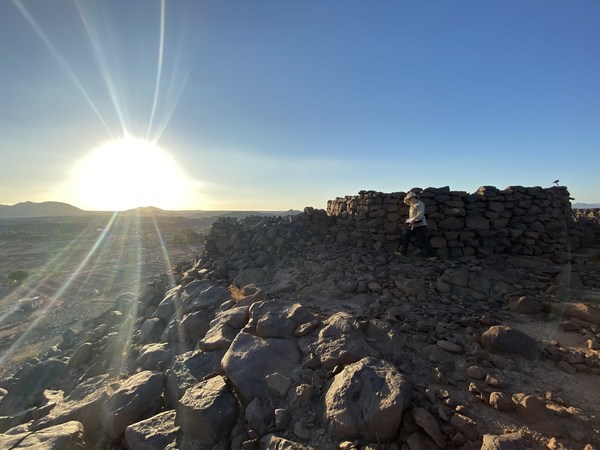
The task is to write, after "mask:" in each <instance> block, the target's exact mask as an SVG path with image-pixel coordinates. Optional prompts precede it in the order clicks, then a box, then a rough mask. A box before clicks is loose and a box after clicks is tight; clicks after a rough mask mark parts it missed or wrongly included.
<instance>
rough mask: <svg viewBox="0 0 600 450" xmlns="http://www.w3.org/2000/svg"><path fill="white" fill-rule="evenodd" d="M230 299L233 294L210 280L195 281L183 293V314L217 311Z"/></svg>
mask: <svg viewBox="0 0 600 450" xmlns="http://www.w3.org/2000/svg"><path fill="white" fill-rule="evenodd" d="M230 299H231V293H230V292H229V291H228V290H227V289H225V288H224V287H222V286H219V285H218V284H215V283H214V282H212V281H209V280H194V281H192V282H191V283H189V284H188V285H187V286H186V287H185V288H184V289H183V292H182V293H181V310H182V312H183V314H188V313H191V312H193V311H199V310H202V309H215V308H217V307H218V306H220V305H221V303H223V302H225V301H227V300H230Z"/></svg>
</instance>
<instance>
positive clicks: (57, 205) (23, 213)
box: [0, 202, 85, 219]
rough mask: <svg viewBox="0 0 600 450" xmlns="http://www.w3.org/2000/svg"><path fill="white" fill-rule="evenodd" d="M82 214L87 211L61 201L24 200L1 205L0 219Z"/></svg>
mask: <svg viewBox="0 0 600 450" xmlns="http://www.w3.org/2000/svg"><path fill="white" fill-rule="evenodd" d="M81 214H85V211H84V210H82V209H79V208H77V207H75V206H73V205H69V204H68V203H61V202H42V203H35V202H22V203H17V204H16V205H0V219H21V218H23V219H24V218H29V217H56V216H79V215H81Z"/></svg>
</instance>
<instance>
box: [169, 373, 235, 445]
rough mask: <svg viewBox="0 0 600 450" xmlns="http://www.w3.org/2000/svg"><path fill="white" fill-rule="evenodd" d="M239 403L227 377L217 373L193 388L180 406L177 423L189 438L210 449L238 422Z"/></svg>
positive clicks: (186, 393)
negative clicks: (227, 381)
mask: <svg viewBox="0 0 600 450" xmlns="http://www.w3.org/2000/svg"><path fill="white" fill-rule="evenodd" d="M237 414H238V404H237V402H236V400H235V397H234V396H233V394H232V393H231V390H230V389H229V387H228V386H227V383H225V379H224V378H223V377H222V376H220V375H217V376H215V377H213V378H209V379H208V380H206V381H201V382H200V383H198V384H196V385H194V386H192V387H190V388H189V389H188V390H187V391H186V392H185V394H184V395H183V397H182V398H181V399H180V400H179V403H178V405H177V418H176V421H175V423H176V424H177V425H179V426H180V427H181V431H182V432H183V433H184V434H185V435H186V436H187V437H189V438H191V439H194V440H196V441H199V442H200V443H201V444H202V445H204V446H206V447H208V448H210V447H211V446H212V445H214V444H216V443H217V442H219V441H220V440H221V439H224V438H226V437H227V436H229V434H230V433H231V430H232V429H233V426H234V425H235V422H236V419H237Z"/></svg>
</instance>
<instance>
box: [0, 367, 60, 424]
mask: <svg viewBox="0 0 600 450" xmlns="http://www.w3.org/2000/svg"><path fill="white" fill-rule="evenodd" d="M66 372H67V364H66V363H65V362H64V361H61V360H58V359H48V360H46V361H41V362H39V363H37V364H35V365H32V366H28V367H26V368H25V369H24V370H23V373H22V374H21V375H20V377H19V380H18V381H17V382H16V383H15V384H14V385H13V386H11V387H10V389H9V391H8V393H7V394H6V395H5V396H4V398H3V399H2V402H1V403H0V415H11V414H12V413H15V412H18V411H21V410H23V409H27V408H29V407H31V406H33V403H34V402H35V399H36V398H37V397H38V396H39V395H40V394H41V393H42V392H44V389H51V388H56V387H58V382H59V381H60V380H62V378H63V376H64V375H65V373H66Z"/></svg>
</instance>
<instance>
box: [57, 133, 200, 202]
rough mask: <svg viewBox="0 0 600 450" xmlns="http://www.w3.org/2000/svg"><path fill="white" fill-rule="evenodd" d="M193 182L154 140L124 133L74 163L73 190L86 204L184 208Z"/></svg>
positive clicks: (77, 200) (74, 196)
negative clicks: (122, 135) (119, 137)
mask: <svg viewBox="0 0 600 450" xmlns="http://www.w3.org/2000/svg"><path fill="white" fill-rule="evenodd" d="M193 184H194V183H193V182H192V181H191V180H190V179H189V178H188V176H187V175H186V174H185V172H184V171H183V170H182V169H181V168H180V167H179V165H178V164H177V162H176V161H175V160H174V159H173V158H172V157H171V156H170V155H169V154H168V153H167V152H166V151H164V150H162V149H161V148H159V147H157V146H156V145H154V144H152V143H150V142H147V141H144V140H142V139H136V138H132V137H126V138H123V139H117V140H113V141H109V142H106V143H104V144H102V145H99V146H98V147H96V148H94V149H93V150H92V151H91V152H90V153H89V154H88V155H87V156H85V157H84V158H83V159H81V160H80V161H78V162H77V163H76V164H75V166H74V167H73V170H72V174H71V180H70V182H69V188H70V191H71V196H72V197H73V198H75V199H76V200H75V201H76V202H77V204H78V205H81V207H83V208H84V209H93V210H99V211H124V210H127V209H132V208H137V207H140V206H155V207H157V208H161V209H171V210H173V209H184V208H185V206H186V205H187V203H188V200H189V197H190V195H191V193H192V190H193Z"/></svg>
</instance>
